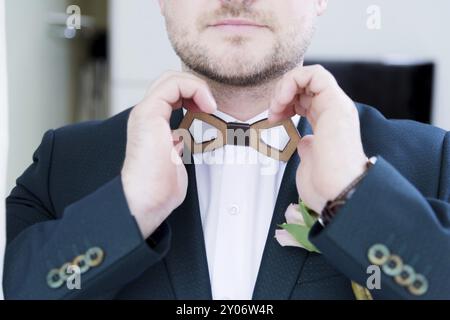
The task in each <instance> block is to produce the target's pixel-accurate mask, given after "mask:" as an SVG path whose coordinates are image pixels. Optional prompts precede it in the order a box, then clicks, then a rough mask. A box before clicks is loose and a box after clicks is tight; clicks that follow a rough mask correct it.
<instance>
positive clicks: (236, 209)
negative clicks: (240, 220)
mask: <svg viewBox="0 0 450 320" xmlns="http://www.w3.org/2000/svg"><path fill="white" fill-rule="evenodd" d="M239 212H240V209H239V206H237V205H232V206H230V207H229V208H228V213H229V214H230V215H232V216H236V215H238V214H239Z"/></svg>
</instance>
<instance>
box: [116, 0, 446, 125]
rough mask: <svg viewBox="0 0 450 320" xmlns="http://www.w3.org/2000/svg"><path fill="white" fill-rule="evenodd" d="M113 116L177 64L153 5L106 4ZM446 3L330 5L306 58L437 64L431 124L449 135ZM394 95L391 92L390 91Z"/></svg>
mask: <svg viewBox="0 0 450 320" xmlns="http://www.w3.org/2000/svg"><path fill="white" fill-rule="evenodd" d="M373 4H376V5H379V6H380V8H381V18H382V20H381V21H382V28H381V30H377V31H373V30H369V29H368V28H367V27H366V20H367V17H368V16H367V14H366V10H367V8H368V7H369V5H373ZM110 5H111V9H112V10H111V16H110V23H111V27H112V30H111V31H112V33H111V40H112V46H111V49H112V50H111V51H112V58H113V59H112V80H113V86H112V102H113V108H112V113H116V112H118V111H120V110H123V109H124V108H128V107H130V106H131V105H133V104H135V103H137V102H139V100H140V99H141V98H142V97H143V95H144V93H145V90H146V87H147V85H148V84H149V83H150V82H151V81H152V80H153V79H154V78H155V77H157V76H158V75H159V74H160V73H161V72H163V71H164V70H166V69H177V68H178V66H179V63H178V60H177V58H176V56H175V54H174V53H173V51H172V49H171V47H170V45H169V43H168V41H167V39H166V38H167V37H166V34H165V28H164V22H163V20H162V18H161V16H160V14H159V9H158V5H157V1H156V0H127V1H123V0H110ZM449 13H450V1H448V0H433V1H423V0H339V1H337V0H329V10H328V12H327V13H326V15H325V16H324V17H322V18H321V22H320V27H319V30H318V33H317V35H316V38H315V39H314V42H313V45H312V47H311V49H310V51H309V57H311V58H312V57H314V58H330V59H366V58H370V59H378V60H379V59H382V58H383V57H385V56H386V55H391V54H398V55H401V56H405V57H411V58H414V59H433V60H434V61H435V62H436V63H437V65H438V68H437V77H436V80H437V83H436V92H435V112H434V123H435V124H436V125H439V126H441V127H444V128H446V129H448V130H450V90H447V88H446V86H447V84H448V83H450V42H449V41H448V40H447V38H448V36H445V31H446V30H450V19H449ZM393 90H395V88H393Z"/></svg>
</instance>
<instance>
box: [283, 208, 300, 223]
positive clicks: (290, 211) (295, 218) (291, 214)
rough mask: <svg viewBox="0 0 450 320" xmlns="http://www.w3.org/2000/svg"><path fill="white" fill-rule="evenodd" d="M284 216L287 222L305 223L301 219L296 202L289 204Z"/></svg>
mask: <svg viewBox="0 0 450 320" xmlns="http://www.w3.org/2000/svg"><path fill="white" fill-rule="evenodd" d="M284 216H285V217H286V222H287V224H299V225H301V226H304V225H305V220H303V216H302V214H301V213H300V211H298V204H291V205H289V207H288V208H287V210H286V213H285V214H284Z"/></svg>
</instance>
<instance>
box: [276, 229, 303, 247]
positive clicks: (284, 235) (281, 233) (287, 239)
mask: <svg viewBox="0 0 450 320" xmlns="http://www.w3.org/2000/svg"><path fill="white" fill-rule="evenodd" d="M275 239H277V241H278V243H279V244H280V245H281V246H282V247H298V248H303V246H302V245H301V244H300V243H298V242H297V240H295V239H294V237H293V236H291V234H290V233H289V232H287V231H286V230H276V231H275Z"/></svg>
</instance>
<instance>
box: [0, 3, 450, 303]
mask: <svg viewBox="0 0 450 320" xmlns="http://www.w3.org/2000/svg"><path fill="white" fill-rule="evenodd" d="M160 5H161V11H162V13H163V15H164V17H165V19H166V22H167V30H168V34H169V37H170V39H171V42H172V44H173V47H174V49H175V50H176V52H177V53H178V55H179V56H180V58H181V60H182V62H183V72H168V73H166V74H164V75H163V76H162V77H161V78H160V79H158V80H157V81H156V82H155V83H154V84H153V85H152V87H151V88H150V90H149V92H148V94H147V96H146V97H145V99H144V100H143V101H142V102H141V103H140V104H139V105H138V106H136V107H135V108H134V109H132V110H129V111H127V112H125V113H122V114H120V115H118V116H116V117H114V118H112V119H109V120H106V121H104V122H92V123H85V124H79V125H74V126H70V127H66V128H62V129H58V130H54V131H49V132H48V133H47V134H46V135H45V136H44V139H43V142H42V144H41V146H40V147H39V149H38V150H37V151H36V153H35V155H34V163H33V164H32V165H31V167H30V168H28V170H27V171H26V172H25V173H24V174H23V176H22V177H20V178H19V179H18V181H17V187H16V188H15V189H14V190H13V192H12V194H11V195H10V197H9V198H8V199H7V224H8V234H7V238H8V239H7V241H8V245H7V252H6V256H5V257H6V263H5V276H4V290H5V294H6V297H7V298H13V299H27V298H40V299H43V298H45V299H47V298H48V299H58V298H97V299H132V298H138V299H211V298H214V299H252V298H253V299H354V293H353V291H352V287H351V281H350V280H353V281H356V282H357V283H359V284H361V285H363V286H365V285H366V280H367V278H368V274H367V273H366V271H367V268H368V267H369V266H371V265H376V266H379V267H380V268H381V271H380V277H381V279H380V280H381V281H380V284H381V286H380V288H379V289H377V290H372V292H371V293H372V296H373V297H374V298H375V299H380V298H381V299H389V298H405V299H414V298H420V299H430V298H450V280H448V279H449V278H450V277H449V276H450V274H449V273H450V271H449V270H450V268H448V266H449V265H450V258H449V257H448V256H447V255H446V254H445V252H447V251H448V249H450V236H449V226H450V205H449V200H450V179H449V176H450V172H449V169H450V134H449V133H447V132H444V131H443V130H440V129H437V128H434V127H431V126H426V125H422V124H418V123H414V122H410V121H389V120H386V119H385V118H383V116H382V115H380V114H379V113H378V112H377V111H375V110H374V109H372V108H370V107H367V106H362V105H359V104H358V105H355V104H354V103H353V102H352V101H351V100H350V99H349V98H348V97H347V96H346V94H345V93H344V92H343V91H342V90H341V89H340V88H339V86H338V84H337V83H336V81H335V80H334V79H333V77H332V76H331V75H330V74H329V73H328V72H327V71H326V70H324V69H323V68H322V67H320V66H312V67H303V66H302V62H303V57H304V54H305V52H306V49H307V47H308V45H309V43H310V41H311V38H312V36H313V31H314V26H315V23H316V19H317V17H318V16H320V15H321V14H322V13H324V11H325V10H326V6H327V1H326V0H284V1H276V0H259V1H258V0H253V1H238V0H231V1H225V0H223V1H219V0H215V1H211V0H191V1H189V2H188V1H176V0H160ZM181 107H183V109H182V108H181ZM186 112H195V113H199V112H201V114H203V115H205V116H208V114H211V113H212V114H214V116H215V117H214V119H220V121H224V122H227V123H228V124H227V128H230V127H232V126H237V127H245V124H244V125H243V124H242V123H247V125H248V126H250V125H253V124H254V123H257V122H259V121H260V120H264V119H265V118H266V117H268V116H269V121H270V123H278V121H281V120H286V119H288V120H289V118H291V121H292V122H294V123H296V124H298V130H299V132H300V135H301V137H302V139H301V140H300V142H299V143H298V154H294V155H292V156H291V157H290V159H289V161H288V162H284V161H282V160H280V159H278V160H277V159H272V158H270V157H268V156H267V155H260V154H259V153H258V151H257V150H254V149H253V148H250V147H249V146H247V145H244V146H243V145H233V144H232V145H226V146H223V147H222V148H218V149H217V150H216V151H217V152H212V151H208V150H206V151H205V153H204V154H195V155H194V156H193V158H194V164H187V165H186V166H185V165H183V164H182V163H181V162H180V161H179V160H181V153H182V149H183V148H182V146H183V144H184V142H183V141H180V139H179V137H178V136H177V134H174V131H173V130H175V129H178V128H179V127H180V123H181V121H182V118H183V115H184V114H185V113H186ZM299 116H300V120H299ZM236 123H237V125H236ZM272 130H275V133H277V132H278V131H277V130H281V131H282V129H280V128H273V129H272ZM195 131H197V130H195ZM278 133H280V132H278ZM193 134H194V135H195V134H198V132H196V133H193ZM200 136H202V137H205V134H204V132H203V131H200ZM274 136H278V138H271V137H269V138H267V140H266V142H267V143H268V144H271V143H273V144H278V145H281V146H282V145H283V142H284V143H286V142H287V141H289V137H288V138H287V139H285V138H283V135H282V134H274ZM194 138H195V137H194ZM290 138H291V139H294V137H293V136H290ZM279 149H280V150H281V149H283V147H280V148H279ZM174 150H176V151H177V152H178V153H174V152H173V151H174ZM185 150H186V149H185ZM252 153H257V154H258V156H261V157H262V158H263V160H264V161H266V162H264V163H263V162H262V161H256V163H250V162H249V161H246V160H244V161H241V162H239V163H237V162H233V159H230V154H232V155H233V154H234V155H237V156H242V155H243V156H244V157H243V159H247V158H246V156H249V155H252ZM253 155H254V154H253ZM373 156H376V157H377V158H376V163H375V161H370V162H369V161H368V158H369V157H373ZM203 158H204V159H208V160H209V161H201V160H202V159H203ZM372 160H373V159H372ZM267 163H268V164H270V166H271V167H275V168H276V170H273V171H272V173H270V174H267V172H266V173H265V174H263V171H264V170H263V169H265V168H266V165H265V164H267ZM299 197H300V198H301V199H302V200H303V201H304V202H305V203H306V204H307V205H308V206H309V207H310V208H311V209H313V210H314V211H316V212H319V213H323V214H322V217H321V219H320V222H318V223H316V224H315V225H314V227H313V229H312V230H311V233H310V234H309V236H310V239H311V241H312V242H313V243H314V244H315V245H316V246H317V248H318V249H319V250H320V251H321V254H316V253H309V252H308V251H306V250H303V249H298V248H283V247H281V246H280V245H279V244H278V243H277V241H276V240H275V238H274V234H275V230H276V228H277V227H278V225H279V224H281V223H283V222H284V213H285V211H286V208H287V207H288V206H289V204H291V203H297V202H298V199H299ZM71 265H76V266H77V268H72V271H73V272H70V270H68V272H66V270H67V267H68V266H71ZM69 269H70V268H69ZM77 269H78V270H77ZM77 271H78V273H81V275H80V279H79V283H78V284H79V286H78V288H75V289H74V288H73V285H74V284H75V285H76V284H77V282H76V281H73V279H74V278H73V276H74V275H75V276H76V275H77V274H78V273H77ZM75 287H76V286H75Z"/></svg>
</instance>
